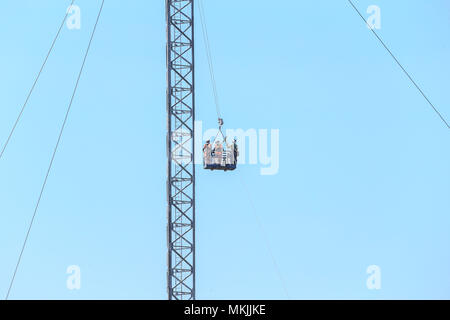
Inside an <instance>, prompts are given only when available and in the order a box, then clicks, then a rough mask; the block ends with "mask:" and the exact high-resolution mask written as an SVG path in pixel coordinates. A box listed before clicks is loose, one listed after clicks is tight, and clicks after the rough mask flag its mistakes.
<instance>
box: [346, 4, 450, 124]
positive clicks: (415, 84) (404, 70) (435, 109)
mask: <svg viewBox="0 0 450 320" xmlns="http://www.w3.org/2000/svg"><path fill="white" fill-rule="evenodd" d="M348 2H349V3H350V5H351V6H352V7H353V9H355V11H356V12H357V13H358V15H359V16H360V17H361V19H363V21H364V23H365V24H366V25H367V26H368V27H369V29H370V30H371V31H372V33H373V34H374V35H375V37H376V38H377V39H378V41H380V43H381V44H382V45H383V47H384V48H385V49H386V50H387V52H388V53H389V54H390V55H391V57H392V58H393V59H394V61H395V62H396V63H397V64H398V66H399V67H400V68H401V69H402V70H403V72H404V73H405V74H406V76H407V77H408V78H409V80H411V82H412V84H413V85H414V86H415V87H416V89H417V90H419V92H420V94H421V95H422V96H423V97H424V98H425V100H426V101H427V102H428V104H429V105H430V106H431V108H433V110H434V112H435V113H436V114H437V115H438V116H439V118H441V120H442V122H444V124H445V125H446V126H447V128H448V129H450V125H449V123H448V122H447V120H445V118H444V116H443V115H442V114H441V113H440V112H439V110H438V109H437V108H436V107H435V106H434V105H433V104H432V103H431V101H430V99H428V97H427V96H426V95H425V93H424V92H423V91H422V89H421V88H420V87H419V85H418V84H417V83H416V82H415V81H414V79H413V78H412V77H411V76H410V74H409V73H408V71H406V69H405V68H404V67H403V66H402V64H401V63H400V61H398V59H397V58H396V57H395V56H394V54H393V53H392V51H391V50H390V49H389V48H388V47H387V45H386V44H385V43H384V41H383V40H382V39H381V37H380V36H379V35H378V33H377V32H376V31H375V30H374V28H372V27H371V26H370V24H369V23H368V22H367V21H366V19H365V18H364V16H363V15H362V14H361V12H360V11H359V10H358V8H356V6H355V5H354V4H353V2H352V1H351V0H348Z"/></svg>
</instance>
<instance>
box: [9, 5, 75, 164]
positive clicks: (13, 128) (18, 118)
mask: <svg viewBox="0 0 450 320" xmlns="http://www.w3.org/2000/svg"><path fill="white" fill-rule="evenodd" d="M74 2H75V0H72V3H71V4H70V7H72V6H73V4H74ZM70 7H69V8H70ZM68 15H69V10H67V11H66V14H65V16H64V19H63V20H62V22H61V25H60V26H59V29H58V32H57V33H56V36H55V37H54V39H53V42H52V44H51V46H50V49H49V50H48V52H47V56H46V57H45V59H44V62H43V63H42V65H41V68H40V70H39V72H38V74H37V76H36V78H35V79H34V83H33V85H32V86H31V89H30V91H29V92H28V95H27V98H26V99H25V102H24V104H23V105H22V109H21V110H20V112H19V115H18V116H17V118H16V121H15V123H14V125H13V127H12V129H11V131H10V132H9V135H8V138H7V139H6V142H5V143H4V145H3V147H2V149H1V151H0V159H1V158H2V157H3V154H4V153H5V150H6V147H7V146H8V144H9V141H10V140H11V137H12V136H13V134H14V131H15V130H16V127H17V124H18V123H19V121H20V118H22V114H23V112H24V111H25V108H26V107H27V104H28V100H30V97H31V94H32V93H33V91H34V88H35V87H36V84H37V82H38V81H39V78H40V77H41V74H42V71H43V70H44V68H45V65H46V64H47V60H48V58H49V57H50V54H51V53H52V51H53V48H54V46H55V44H56V41H57V40H58V38H59V34H60V33H61V30H62V28H63V26H64V23H65V22H66V19H67V16H68Z"/></svg>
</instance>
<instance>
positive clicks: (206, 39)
mask: <svg viewBox="0 0 450 320" xmlns="http://www.w3.org/2000/svg"><path fill="white" fill-rule="evenodd" d="M199 9H200V10H199V12H200V21H201V25H202V34H203V41H204V42H205V48H206V57H207V59H208V66H209V75H210V77H211V85H212V89H213V93H214V102H215V104H216V112H217V117H218V118H219V119H221V118H222V116H221V112H220V105H219V94H218V91H217V85H216V77H215V75H214V65H213V59H212V54H211V46H210V42H209V36H208V26H207V25H206V17H205V9H204V6H203V0H199Z"/></svg>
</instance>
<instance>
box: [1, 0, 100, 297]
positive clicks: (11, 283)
mask: <svg viewBox="0 0 450 320" xmlns="http://www.w3.org/2000/svg"><path fill="white" fill-rule="evenodd" d="M104 3H105V0H102V4H101V7H100V9H99V12H98V15H97V20H96V21H95V25H94V28H93V30H92V33H91V37H90V40H89V44H88V47H87V49H86V53H85V55H84V58H83V63H82V64H81V68H80V72H79V73H78V78H77V81H76V83H75V87H74V89H73V93H72V97H71V99H70V102H69V106H68V107H67V111H66V116H65V118H64V121H63V124H62V126H61V129H60V132H59V136H58V140H57V142H56V145H55V148H54V150H53V155H52V158H51V160H50V164H49V166H48V169H47V173H46V175H45V179H44V182H43V184H42V187H41V192H40V194H39V198H38V200H37V202H36V206H35V208H34V213H33V216H32V218H31V222H30V225H29V227H28V231H27V234H26V236H25V240H24V242H23V245H22V249H21V251H20V254H19V258H18V260H17V264H16V268H15V269H14V274H13V276H12V278H11V282H10V284H9V289H8V293H7V294H6V298H5V300H8V298H9V294H10V292H11V288H12V286H13V284H14V279H15V278H16V273H17V269H18V268H19V265H20V261H21V260H22V255H23V252H24V250H25V246H26V244H27V241H28V237H29V235H30V231H31V227H32V226H33V222H34V219H35V217H36V213H37V211H38V208H39V204H40V202H41V199H42V195H43V193H44V189H45V186H46V184H47V180H48V177H49V175H50V171H51V169H52V166H53V161H54V160H55V156H56V152H57V151H58V147H59V143H60V142H61V137H62V135H63V132H64V128H65V126H66V123H67V119H68V117H69V113H70V109H71V108H72V104H73V100H74V98H75V94H76V92H77V89H78V84H79V82H80V78H81V75H82V73H83V69H84V65H85V64H86V59H87V56H88V54H89V50H90V48H91V44H92V40H93V38H94V35H95V31H96V30H97V25H98V21H99V20H100V16H101V13H102V10H103V5H104Z"/></svg>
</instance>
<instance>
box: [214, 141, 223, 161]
mask: <svg viewBox="0 0 450 320" xmlns="http://www.w3.org/2000/svg"><path fill="white" fill-rule="evenodd" d="M222 156H223V145H222V143H220V141H216V145H215V146H214V163H215V164H217V165H221V164H222Z"/></svg>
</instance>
